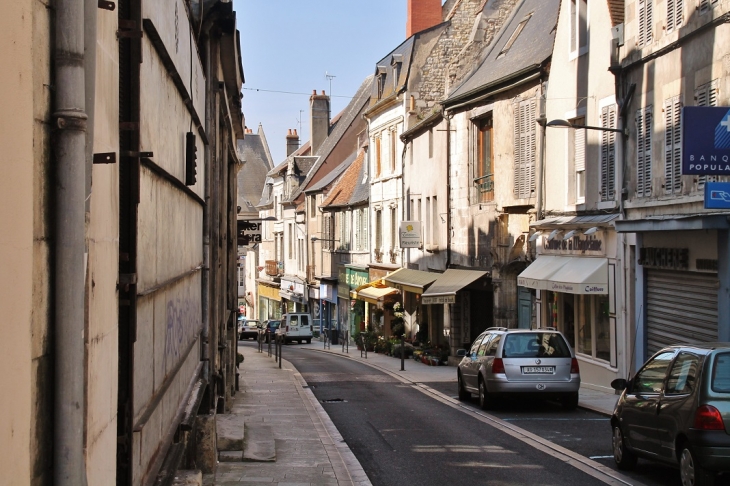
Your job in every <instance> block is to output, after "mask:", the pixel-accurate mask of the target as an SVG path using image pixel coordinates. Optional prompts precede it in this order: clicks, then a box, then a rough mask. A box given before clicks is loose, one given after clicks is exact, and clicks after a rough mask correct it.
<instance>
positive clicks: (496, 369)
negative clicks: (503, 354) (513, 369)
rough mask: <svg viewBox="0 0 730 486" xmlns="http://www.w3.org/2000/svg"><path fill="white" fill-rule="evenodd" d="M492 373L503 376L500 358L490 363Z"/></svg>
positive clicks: (502, 362) (502, 365)
mask: <svg viewBox="0 0 730 486" xmlns="http://www.w3.org/2000/svg"><path fill="white" fill-rule="evenodd" d="M492 373H495V374H496V373H502V374H504V361H502V358H494V361H492Z"/></svg>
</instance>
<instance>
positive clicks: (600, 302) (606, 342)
mask: <svg viewBox="0 0 730 486" xmlns="http://www.w3.org/2000/svg"><path fill="white" fill-rule="evenodd" d="M595 303H596V358H598V359H603V360H606V361H610V360H611V320H610V319H609V317H608V308H609V307H608V296H607V295H599V296H596V297H595Z"/></svg>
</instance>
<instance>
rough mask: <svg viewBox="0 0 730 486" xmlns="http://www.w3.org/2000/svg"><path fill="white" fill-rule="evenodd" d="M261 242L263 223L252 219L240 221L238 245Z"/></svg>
mask: <svg viewBox="0 0 730 486" xmlns="http://www.w3.org/2000/svg"><path fill="white" fill-rule="evenodd" d="M254 243H261V223H256V222H252V221H239V222H238V246H248V245H253V244H254Z"/></svg>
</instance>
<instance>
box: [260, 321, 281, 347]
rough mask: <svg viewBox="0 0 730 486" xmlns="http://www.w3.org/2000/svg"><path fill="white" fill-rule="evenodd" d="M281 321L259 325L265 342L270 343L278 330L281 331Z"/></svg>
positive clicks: (265, 322)
mask: <svg viewBox="0 0 730 486" xmlns="http://www.w3.org/2000/svg"><path fill="white" fill-rule="evenodd" d="M280 324H281V321H280V320H278V319H270V320H268V321H264V322H263V323H261V324H259V332H261V333H263V335H264V342H266V343H268V342H269V341H271V337H272V336H274V334H275V333H276V330H277V329H279V325H280Z"/></svg>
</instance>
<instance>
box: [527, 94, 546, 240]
mask: <svg viewBox="0 0 730 486" xmlns="http://www.w3.org/2000/svg"><path fill="white" fill-rule="evenodd" d="M543 86H544V83H540V90H541V91H542V90H543ZM546 93H547V92H546V91H543V92H542V97H543V101H544V102H543V103H542V107H541V109H540V111H541V112H542V113H540V114H539V118H538V119H537V123H538V124H539V125H540V128H541V130H540V157H538V159H537V181H536V182H537V184H536V185H537V188H536V189H537V191H536V192H537V194H535V196H536V198H535V199H536V201H535V220H536V221H540V220H541V219H542V211H543V204H542V201H543V198H544V197H545V195H544V185H545V151H546V150H547V136H546V135H547V134H546V133H545V132H546V130H547V118H546V112H547V100H545V96H546ZM528 246H529V245H528Z"/></svg>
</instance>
